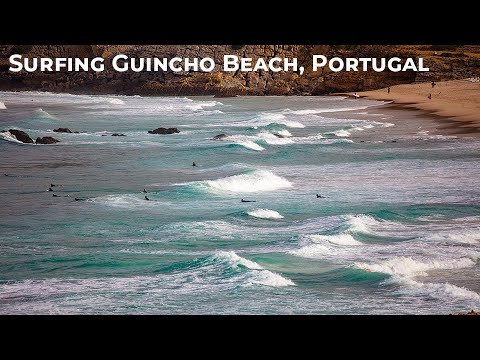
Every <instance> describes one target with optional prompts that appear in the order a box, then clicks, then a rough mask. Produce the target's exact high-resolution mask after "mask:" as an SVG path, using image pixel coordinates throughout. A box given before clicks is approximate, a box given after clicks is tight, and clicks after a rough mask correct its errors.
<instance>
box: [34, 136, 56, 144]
mask: <svg viewBox="0 0 480 360" xmlns="http://www.w3.org/2000/svg"><path fill="white" fill-rule="evenodd" d="M59 142H60V140H57V139H55V138H53V137H51V136H45V137H38V138H37V140H35V144H44V145H50V144H56V143H59Z"/></svg>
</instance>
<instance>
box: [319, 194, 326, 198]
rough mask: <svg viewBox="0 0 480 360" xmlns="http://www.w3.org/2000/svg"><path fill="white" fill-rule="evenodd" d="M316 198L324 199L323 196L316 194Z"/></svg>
mask: <svg viewBox="0 0 480 360" xmlns="http://www.w3.org/2000/svg"><path fill="white" fill-rule="evenodd" d="M317 199H325V196H323V195H318V194H317Z"/></svg>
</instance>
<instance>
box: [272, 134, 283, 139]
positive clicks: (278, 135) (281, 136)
mask: <svg viewBox="0 0 480 360" xmlns="http://www.w3.org/2000/svg"><path fill="white" fill-rule="evenodd" d="M273 135H275V136H276V137H278V138H282V139H283V138H284V137H285V136H283V135H281V134H277V133H274V134H273Z"/></svg>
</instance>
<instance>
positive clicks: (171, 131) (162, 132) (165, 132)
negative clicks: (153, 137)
mask: <svg viewBox="0 0 480 360" xmlns="http://www.w3.org/2000/svg"><path fill="white" fill-rule="evenodd" d="M179 132H180V130H178V129H177V128H163V127H159V128H156V129H155V130H149V131H148V133H149V134H159V135H168V134H178V133H179Z"/></svg>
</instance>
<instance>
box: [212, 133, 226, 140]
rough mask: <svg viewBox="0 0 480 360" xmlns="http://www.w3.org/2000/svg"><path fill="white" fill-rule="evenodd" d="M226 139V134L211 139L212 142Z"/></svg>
mask: <svg viewBox="0 0 480 360" xmlns="http://www.w3.org/2000/svg"><path fill="white" fill-rule="evenodd" d="M226 137H227V134H218V135H215V136H214V137H213V140H223V139H225V138H226Z"/></svg>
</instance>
